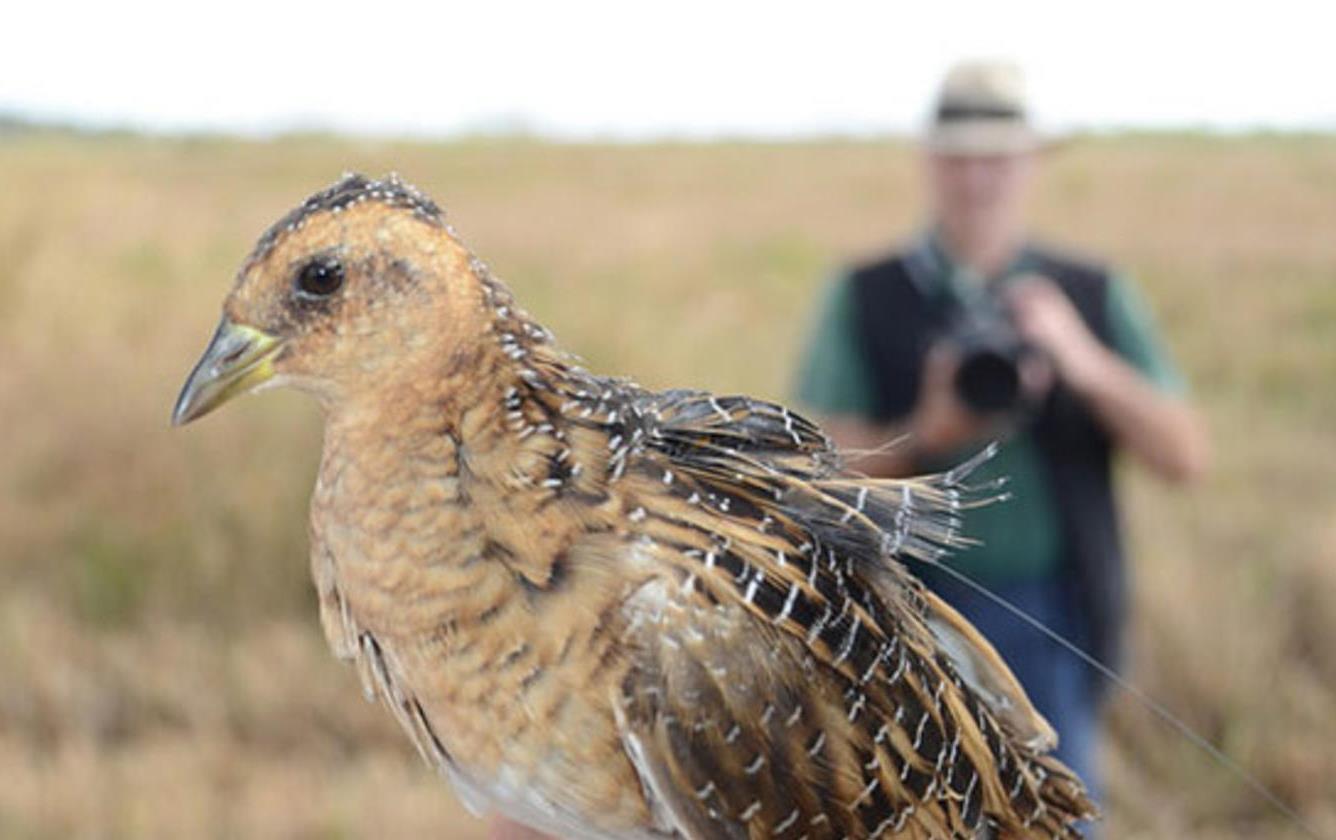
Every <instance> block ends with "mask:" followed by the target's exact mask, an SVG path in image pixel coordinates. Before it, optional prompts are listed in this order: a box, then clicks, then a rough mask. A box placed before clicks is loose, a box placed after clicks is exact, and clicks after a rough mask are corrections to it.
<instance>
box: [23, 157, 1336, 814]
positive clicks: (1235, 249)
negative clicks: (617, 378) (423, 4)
mask: <svg viewBox="0 0 1336 840" xmlns="http://www.w3.org/2000/svg"><path fill="white" fill-rule="evenodd" d="M348 169H358V170H363V171H368V172H370V173H377V174H378V173H383V172H386V171H388V170H397V171H399V172H401V173H403V174H404V175H405V177H407V178H409V179H410V180H412V181H414V182H415V183H417V184H418V185H419V186H421V187H423V188H424V189H426V190H428V191H429V192H430V193H432V194H433V195H434V196H435V197H436V198H437V199H438V200H439V201H440V202H441V203H442V204H443V205H444V206H445V207H446V208H447V211H448V213H449V215H450V216H451V218H452V220H453V221H454V223H455V225H456V228H457V229H458V230H459V232H460V233H461V234H462V235H463V236H464V238H465V239H466V241H468V242H469V243H470V244H471V245H472V246H473V247H474V248H475V250H476V251H477V252H478V253H479V254H480V255H482V256H483V257H484V258H485V259H487V260H488V261H489V262H491V263H492V265H493V266H494V268H495V269H496V270H497V272H498V273H499V274H500V276H502V277H503V278H505V279H507V280H508V282H509V283H510V284H511V285H512V286H513V287H514V288H515V289H516V291H517V293H518V294H519V296H520V297H521V299H522V301H523V302H524V303H525V304H526V306H527V307H528V308H529V309H530V310H531V311H532V312H534V313H535V314H537V315H538V316H539V317H540V318H542V319H543V320H544V321H545V322H547V323H548V325H549V326H551V327H552V328H553V329H554V330H555V332H556V333H557V335H558V337H559V338H560V339H562V340H563V342H564V343H565V344H566V345H567V346H568V347H569V348H570V349H572V350H574V351H575V352H577V353H579V354H581V355H582V356H584V357H585V359H586V360H587V361H588V362H589V364H590V365H591V366H592V367H594V368H596V369H598V370H601V371H605V372H616V373H624V374H630V375H633V376H634V377H635V378H636V379H638V380H640V381H641V382H643V383H644V384H647V385H651V386H666V385H669V384H691V385H696V386H703V387H708V388H713V389H718V390H722V391H747V392H752V393H755V394H757V395H760V396H766V397H783V396H784V395H785V393H786V391H787V388H788V382H789V378H790V375H791V368H792V362H793V359H794V357H795V354H796V352H797V346H798V344H799V342H800V341H801V338H802V335H803V332H804V329H805V323H806V318H807V315H808V312H809V308H810V305H811V302H812V301H813V298H814V297H815V296H816V294H817V293H818V289H819V287H820V285H821V282H822V277H823V275H825V274H826V273H828V272H829V271H830V270H831V269H832V268H833V267H834V266H836V265H838V264H839V263H840V262H841V261H843V260H845V259H847V258H851V257H853V256H857V255H861V254H865V253H867V252H869V251H873V250H876V249H880V248H882V247H884V246H886V245H887V244H888V243H889V242H891V241H892V240H893V239H894V238H895V237H896V236H897V235H899V234H902V233H904V232H907V231H910V230H912V229H913V228H914V226H915V225H916V224H917V223H918V221H919V218H918V214H917V211H916V197H917V183H916V176H915V168H914V154H913V151H912V150H911V149H908V148H905V147H899V146H894V145H888V144H876V143H845V142H839V143H835V142H832V143H821V144H792V145H789V144H774V145H750V144H717V145H653V146H630V147H602V146H552V145H543V144H539V143H535V142H528V141H519V140H513V141H470V142H462V141H461V142H458V143H453V144H449V145H427V144H384V143H369V142H358V141H342V140H334V139H327V138H320V137H305V138H291V139H284V140H279V141H274V142H266V143H250V142H240V141H232V140H216V139H178V140H161V139H158V140H153V139H142V138H133V137H115V136H109V137H101V138H79V137H71V136H65V135H60V134H39V135H22V134H16V135H11V136H8V137H0V184H2V185H3V189H0V579H3V581H4V583H3V585H0V836H2V837H18V838H48V837H50V838H64V837H89V838H102V837H107V838H115V837H208V838H229V837H311V838H326V837H328V838H342V837H372V836H375V837H415V836H434V837H447V838H455V837H457V838H469V837H478V836H480V830H479V827H478V824H477V823H476V822H474V821H472V819H471V818H469V817H468V816H467V815H466V814H465V813H464V812H463V811H462V810H461V809H460V808H459V807H458V806H457V805H456V804H455V803H454V801H453V799H452V798H451V796H450V794H449V793H448V792H447V791H446V789H445V787H444V785H442V784H441V783H440V781H439V780H438V779H436V778H435V777H434V776H433V775H432V774H431V773H430V772H429V771H428V770H427V769H425V768H424V767H423V766H422V765H421V762H420V761H419V759H418V758H417V756H416V755H415V754H414V753H412V752H411V748H410V747H409V745H408V743H407V742H406V741H405V740H404V739H403V738H401V737H400V735H399V733H398V732H397V731H395V729H394V725H393V724H392V722H391V721H390V719H389V717H388V716H387V715H385V714H383V713H382V712H381V710H380V709H378V708H376V707H374V706H370V705H367V704H365V703H363V701H362V700H361V699H360V697H359V690H358V687H357V685H356V677H355V675H354V674H353V672H352V671H351V670H350V669H347V668H344V667H341V666H339V665H337V664H336V663H335V662H334V661H333V660H332V658H331V657H330V655H329V654H328V652H327V651H326V650H325V647H324V643H323V640H322V639H321V638H320V636H319V630H318V628H317V625H316V618H315V612H314V599H313V597H312V593H311V591H310V587H309V584H308V582H307V572H306V555H305V542H306V533H305V508H306V500H307V494H308V492H309V487H310V485H311V483H312V481H313V471H314V467H315V459H316V456H317V452H318V447H319V439H320V433H319V417H318V414H317V412H316V410H315V407H314V406H313V405H312V404H310V403H308V402H307V401H305V400H304V399H303V398H301V397H300V396H297V395H293V394H287V393H274V394H267V395H264V396H263V397H257V398H252V399H247V400H243V401H241V402H239V403H238V404H236V405H233V406H230V407H229V409H228V410H226V411H223V412H221V413H220V414H218V415H217V416H214V417H210V418H209V419H208V420H207V421H205V422H202V423H200V424H198V425H195V426H191V427H189V428H188V429H184V430H172V429H170V428H169V427H168V423H167V418H168V412H169V410H170V408H171V404H172V400H173V398H174V397H175V394H176V389H177V388H178V387H179V386H180V384H181V381H182V379H183V377H184V375H185V374H186V372H187V369H188V368H189V366H190V365H191V364H192V363H193V362H194V360H195V358H196V356H197V354H198V352H199V351H200V350H201V349H202V347H203V344H204V342H205V340H206V338H207V336H208V334H209V332H210V330H211V329H212V327H213V324H214V322H215V320H216V318H217V312H218V305H219V302H220V300H221V298H222V296H223V294H224V292H225V290H226V289H227V288H228V286H229V283H230V282H231V277H232V274H233V272H234V271H235V268H236V266H237V265H238V263H239V261H240V260H241V258H242V257H243V256H244V254H245V253H246V252H247V250H248V249H249V247H250V245H251V243H252V241H253V239H254V237H255V236H256V235H258V233H259V232H260V231H261V230H262V229H263V228H264V227H265V226H266V225H268V224H269V222H270V221H272V220H273V219H274V218H276V217H277V216H278V215H279V214H281V213H283V212H285V211H286V210H287V209H288V208H289V207H291V206H292V205H293V204H295V203H296V202H297V201H299V200H300V199H301V198H303V197H305V196H306V195H307V194H308V193H309V192H310V191H312V190H313V189H315V188H317V187H320V186H323V185H325V184H327V183H328V182H330V181H331V180H333V179H334V178H335V177H337V176H338V175H339V173H340V172H342V171H344V170H348ZM1036 204H1037V207H1036V210H1037V214H1038V218H1039V222H1040V224H1039V227H1040V228H1041V229H1042V230H1043V231H1045V232H1046V233H1047V234H1048V235H1049V237H1050V238H1052V239H1055V240H1059V241H1063V242H1066V243H1070V244H1072V245H1075V246H1077V247H1080V248H1083V249H1087V250H1090V251H1094V252H1097V253H1100V254H1104V255H1108V256H1109V257H1111V258H1113V259H1115V260H1116V261H1117V262H1118V263H1119V264H1120V265H1122V266H1124V267H1125V268H1126V269H1128V270H1129V271H1130V272H1131V273H1132V274H1134V275H1135V277H1136V278H1137V279H1138V280H1139V281H1140V283H1141V285H1142V287H1143V289H1144V290H1145V291H1146V293H1147V295H1148V297H1149V298H1150V299H1151V301H1152V302H1153V304H1154V306H1155V308H1156V310H1157V312H1158V315H1159V318H1160V321H1161V323H1162V325H1163V327H1164V329H1165V332H1166V333H1167V335H1168V337H1169V340H1170V342H1171V343H1172V345H1173V346H1174V348H1175V351H1176V355H1177V357H1178V359H1179V361H1180V363H1181V365H1182V367H1183V368H1184V369H1185V370H1186V371H1187V373H1188V375H1189V376H1190V378H1191V380H1192V382H1193V388H1194V393H1195V394H1196V395H1197V397H1198V398H1199V400H1200V402H1201V404H1202V406H1203V408H1204V410H1205V412H1206V414H1207V415H1208V417H1209V420H1210V424H1211V427H1212V429H1213V432H1214V436H1215V442H1216V450H1217V451H1216V463H1215V468H1214V470H1213V472H1212V473H1211V475H1210V476H1209V478H1208V479H1207V480H1206V481H1205V482H1204V483H1203V484H1201V485H1200V486H1198V487H1196V488H1193V489H1192V490H1190V491H1186V492H1184V491H1179V490H1175V489H1171V488H1165V487H1160V486H1157V485H1155V484H1153V483H1152V482H1150V481H1149V480H1147V479H1146V478H1144V477H1143V476H1141V475H1139V474H1137V472H1136V471H1135V470H1133V469H1127V470H1125V471H1124V475H1123V476H1122V479H1123V482H1124V485H1125V489H1126V490H1127V491H1128V492H1127V496H1128V504H1127V506H1126V507H1127V513H1128V518H1129V520H1130V525H1131V531H1132V535H1133V544H1134V546H1135V560H1136V567H1137V568H1136V622H1135V632H1134V636H1135V640H1134V641H1135V652H1136V657H1135V662H1134V663H1133V667H1132V677H1133V679H1134V680H1135V681H1136V682H1137V683H1138V684H1139V685H1141V686H1142V687H1143V688H1144V689H1146V690H1147V691H1148V692H1150V693H1151V694H1152V695H1154V696H1155V697H1157V698H1160V699H1162V700H1163V701H1164V702H1165V703H1166V704H1168V705H1169V706H1170V707H1172V708H1173V709H1175V710H1176V711H1177V712H1179V713H1180V714H1181V715H1182V716H1183V717H1184V718H1185V719H1186V720H1187V721H1188V722H1189V723H1190V724H1191V725H1192V726H1193V727H1195V728H1196V729H1197V730H1198V731H1200V732H1202V733H1203V734H1204V735H1205V736H1206V737H1208V738H1210V739H1211V740H1213V741H1214V742H1216V743H1218V744H1220V745H1221V746H1222V748H1223V749H1224V750H1226V751H1227V752H1228V753H1229V755H1231V756H1232V757H1233V758H1234V759H1235V760H1237V761H1238V762H1239V763H1240V764H1242V765H1244V766H1245V767H1247V768H1248V769H1249V770H1250V771H1251V772H1253V773H1255V774H1257V775H1258V776H1259V777H1260V778H1261V779H1262V780H1263V781H1264V782H1265V783H1266V784H1267V785H1268V786H1270V787H1271V788H1272V789H1274V790H1275V791H1276V792H1277V793H1278V794H1279V795H1281V796H1282V797H1283V798H1285V799H1286V800H1287V801H1290V802H1292V803H1294V805H1295V807H1296V808H1297V809H1298V810H1299V811H1301V812H1303V813H1304V814H1305V815H1306V817H1307V818H1308V819H1309V820H1310V821H1311V822H1312V823H1313V824H1314V825H1315V826H1317V827H1318V830H1319V831H1321V832H1322V833H1323V834H1324V836H1336V140H1333V139H1331V138H1319V137H1309V138H1299V137H1288V138H1287V137H1251V138H1237V139H1228V140H1225V139H1208V138H1200V137H1178V136H1151V137H1125V138H1117V139H1101V140H1088V141H1081V142H1077V143H1074V144H1072V145H1070V146H1068V147H1067V148H1064V149H1063V150H1061V151H1060V152H1059V153H1057V154H1056V155H1055V156H1054V157H1053V159H1052V161H1051V166H1050V168H1049V171H1048V173H1047V175H1046V178H1045V180H1044V182H1043V184H1042V189H1041V190H1040V192H1039V194H1038V195H1037V202H1036ZM1109 734H1110V739H1109V740H1110V749H1109V751H1108V755H1107V760H1108V772H1109V779H1110V781H1109V786H1110V791H1109V810H1110V812H1111V814H1110V826H1109V830H1108V832H1107V836H1110V837H1124V838H1126V837H1199V838H1244V837H1268V838H1269V837H1288V836H1298V835H1297V832H1295V831H1294V830H1293V829H1292V828H1291V827H1288V826H1287V825H1286V824H1285V823H1284V822H1282V821H1281V820H1279V819H1277V817H1276V815H1275V813H1274V812H1273V811H1271V810H1269V809H1268V808H1267V807H1266V806H1265V804H1264V803H1262V802H1259V801H1258V800H1257V799H1256V798H1255V797H1253V796H1252V795H1251V794H1249V793H1248V792H1247V791H1246V789H1245V788H1244V786H1243V785H1242V784H1241V783H1239V782H1238V781H1236V780H1235V779H1234V778H1232V777H1231V776H1229V775H1228V774H1227V773H1225V772H1223V771H1222V770H1221V769H1219V768H1218V767H1216V766H1215V765H1214V764H1213V763H1212V762H1210V761H1209V760H1207V759H1206V758H1204V757H1203V756H1202V755H1201V754H1200V753H1199V752H1198V751H1196V750H1195V749H1194V748H1192V747H1191V746H1190V745H1188V744H1187V743H1186V742H1185V741H1184V740H1183V739H1182V738H1180V737H1179V736H1178V735H1176V734H1175V733H1173V732H1172V731H1170V730H1168V729H1166V728H1165V727H1164V726H1162V725H1161V724H1159V723H1158V722H1156V721H1155V720H1154V719H1152V718H1151V716H1150V715H1149V714H1148V713H1146V712H1145V711H1143V710H1141V709H1139V708H1138V707H1137V706H1135V705H1134V704H1132V703H1130V702H1128V701H1127V700H1126V698H1120V699H1119V700H1118V702H1116V703H1115V704H1114V708H1113V709H1112V713H1111V715H1110V721H1109Z"/></svg>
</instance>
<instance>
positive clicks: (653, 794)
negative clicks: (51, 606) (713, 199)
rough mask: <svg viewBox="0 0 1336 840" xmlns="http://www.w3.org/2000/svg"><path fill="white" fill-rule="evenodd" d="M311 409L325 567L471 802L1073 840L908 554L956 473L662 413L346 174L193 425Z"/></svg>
mask: <svg viewBox="0 0 1336 840" xmlns="http://www.w3.org/2000/svg"><path fill="white" fill-rule="evenodd" d="M271 385H291V386H293V387H296V388H298V389H301V390H303V391H307V392H309V393H311V394H314V395H315V397H316V398H317V399H318V400H319V402H320V404H321V405H322V406H323V409H324V415H325V442H324V452H323V456H322V459H321V463H320V468H319V476H318V478H317V481H316V486H315V491H314V494H313V497H312V502H311V523H310V524H311V537H312V545H311V567H312V573H313V575H314V578H315V585H316V589H317V592H318V596H319V602H320V613H321V619H322V623H323V626H324V630H325V633H326V634H327V635H328V638H329V641H330V644H331V645H332V646H333V649H334V651H335V653H336V654H337V655H338V656H339V657H341V658H343V659H348V660H353V661H355V662H356V663H357V665H358V667H359V669H360V672H361V675H362V678H363V681H364V686H365V688H366V690H367V692H368V694H370V695H377V696H379V697H380V698H381V699H382V700H383V701H384V702H385V704H386V705H387V706H388V707H389V708H390V710H391V711H392V712H393V713H394V715H395V716H396V717H397V718H398V720H399V722H400V723H401V724H402V725H403V727H404V729H405V730H406V731H407V732H408V734H409V736H410V737H411V738H412V740H413V742H414V743H415V744H416V745H417V747H418V749H419V750H420V751H421V752H422V754H423V756H424V757H425V758H426V759H427V761H429V762H430V763H431V764H433V765H435V766H436V767H438V768H440V769H441V770H442V771H443V772H444V773H445V774H446V775H447V776H448V777H449V779H450V781H451V782H452V783H453V785H454V787H455V790H456V791H457V792H458V794H459V795H460V796H461V798H462V799H463V800H464V801H465V802H466V804H468V805H469V806H470V807H471V808H473V809H475V810H477V811H480V812H485V811H493V812H497V813H500V814H504V815H506V816H508V817H509V818H511V819H513V820H516V821H518V822H521V823H524V824H526V825H529V826H531V827H533V828H536V829H539V830H542V831H546V832H550V833H553V834H556V835H560V836H563V837H568V838H651V837H657V838H663V837H680V838H716V837H718V838H762V837H775V838H792V840H799V838H812V839H813V840H815V838H827V837H829V838H870V837H944V838H945V837H973V836H979V835H982V834H989V833H991V836H994V837H1000V838H1038V837H1044V838H1048V837H1075V836H1079V835H1078V831H1077V828H1076V827H1075V825H1076V824H1077V823H1078V822H1079V821H1080V820H1083V819H1088V818H1091V817H1092V816H1094V807H1093V806H1092V804H1091V803H1090V802H1089V800H1088V799H1087V798H1086V795H1085V792H1084V790H1083V788H1082V786H1081V783H1080V782H1079V780H1077V779H1076V778H1075V777H1074V776H1073V775H1072V773H1071V772H1070V771H1069V770H1067V769H1066V768H1065V767H1063V766H1062V765H1061V764H1060V763H1059V762H1057V761H1056V760H1055V759H1053V758H1052V757H1050V756H1048V755H1047V753H1048V751H1049V750H1051V748H1052V747H1053V745H1054V742H1055V737H1054V734H1053V732H1052V730H1051V729H1050V728H1049V726H1048V724H1047V723H1046V722H1045V721H1044V720H1043V718H1042V717H1040V715H1039V714H1038V713H1037V712H1036V711H1035V710H1034V708H1033V707H1032V706H1031V705H1030V703H1029V701H1028V700H1027V699H1026V697H1025V694H1024V692H1023V691H1022V690H1021V688H1020V687H1019V685H1017V683H1016V681H1015V679H1014V677H1013V676H1012V674H1011V673H1010V671H1009V670H1008V669H1007V666H1006V665H1005V664H1004V663H1003V662H1002V661H1001V660H1000V659H999V657H998V656H997V654H996V652H995V651H994V650H993V648H992V647H991V646H990V645H989V644H988V642H987V641H986V640H985V639H983V638H982V637H981V636H980V635H979V634H978V632H977V631H975V630H974V629H973V628H972V627H971V626H970V625H969V624H968V623H966V622H965V621H964V620H963V619H962V618H961V617H960V616H959V615H958V614H957V613H956V612H954V611H953V610H952V609H951V608H950V607H949V606H947V605H946V604H944V603H943V602H942V601H940V600H938V599H937V597H936V596H934V595H933V594H932V593H930V592H928V591H927V590H925V589H924V587H923V586H922V585H921V584H920V583H919V582H918V581H917V579H915V578H914V577H913V576H912V575H911V574H910V573H909V572H908V571H907V569H906V567H905V565H903V562H902V561H904V560H906V559H913V560H916V561H924V562H933V561H934V560H935V559H936V558H937V557H938V556H940V554H941V553H942V552H943V550H944V549H946V548H948V547H950V546H951V545H953V544H955V543H956V542H957V541H958V540H957V537H956V536H955V534H956V525H957V518H958V516H959V514H960V511H961V510H962V509H963V508H965V507H967V506H968V505H969V503H970V502H969V499H970V498H971V497H970V494H969V491H968V489H967V488H966V487H964V485H963V483H962V478H963V471H956V472H954V473H947V474H943V475H938V476H930V477H924V478H920V479H916V480H906V481H892V480H868V479H862V478H858V477H854V476H850V475H846V474H843V473H842V472H841V466H840V458H839V456H838V455H837V453H836V452H835V451H834V450H833V449H832V446H831V444H830V441H829V440H828V439H827V438H826V436H825V435H824V434H823V433H822V432H821V430H820V429H819V428H817V427H816V426H815V425H813V424H812V423H811V422H809V421H807V420H805V419H803V418H802V417H800V416H798V415H797V414H794V413H792V412H790V411H788V410H786V409H785V408H782V407H780V406H778V405H773V404H770V403H766V402H762V401H758V400H753V399H749V398H746V397H740V396H727V397H726V396H714V395H711V394H708V393H703V392H699V391H687V390H677V391H666V392H652V391H648V390H645V389H642V388H640V387H638V386H636V385H635V384H633V383H631V382H628V381H625V380H620V379H611V378H606V377H602V376H597V375H595V374H592V373H589V372H587V371H585V370H584V369H582V368H581V367H579V366H578V365H577V364H575V362H574V361H573V360H572V359H571V358H570V357H568V356H567V355H565V354H563V353H562V352H560V351H559V350H558V349H557V347H556V346H555V344H554V342H553V340H552V337H551V334H550V333H549V332H548V331H547V330H546V329H544V328H543V327H542V326H540V325H539V324H538V323H537V322H536V321H534V320H533V319H531V318H530V317H529V316H528V315H527V314H525V312H524V311H522V310H521V309H520V308H519V307H518V306H517V305H516V303H515V301H514V299H513V298H512V297H511V295H510V293H509V292H508V291H507V290H506V288H505V287H504V286H503V285H502V284H501V283H500V282H499V281H498V280H497V279H496V278H495V277H494V276H493V275H492V274H491V273H490V272H489V270H488V269H487V267H486V266H485V265H484V264H483V263H482V262H480V261H479V260H478V259H477V258H475V257H474V256H473V255H472V254H471V253H470V252H469V251H468V249H467V248H466V247H465V246H464V245H462V244H461V243H460V241H459V239H458V238H457V237H456V236H455V234H454V232H453V231H452V230H451V228H450V227H449V226H448V225H447V224H446V222H445V220H444V217H443V214H442V213H441V211H440V210H439V209H438V208H437V206H436V205H435V204H433V203H432V202H431V200H430V199H428V198H427V197H425V196H424V195H422V194H421V193H419V192H418V191H416V190H415V189H413V188H412V187H410V186H408V185H407V184H405V183H403V182H401V181H400V180H398V179H397V178H395V177H393V176H392V177H390V178H388V179H386V180H383V181H373V180H368V179H366V178H363V177H360V176H355V175H350V176H346V177H345V178H343V179H342V180H340V181H339V182H338V183H336V184H335V185H333V186H332V187H330V188H328V189H326V190H324V191H322V192H319V193H317V194H316V195H313V196H311V197H310V198H309V199H307V200H306V201H305V202H304V203H303V204H301V205H300V206H299V207H298V208H296V209H295V210H293V211H292V212H291V213H290V214H289V215H287V216H286V217H285V218H283V219H282V220H280V221H279V222H278V223H277V224H275V225H274V226H273V227H272V228H271V229H270V230H269V231H268V232H266V233H265V234H264V235H263V236H262V237H261V238H260V240H259V242H258V244H257V245H256V246H255V249H254V251H253V253H252V254H251V255H250V257H249V258H248V259H247V260H246V261H245V263H244V264H243V265H242V267H241V270H240V272H239V274H238V277H237V280H236V285H235V287H234V288H233V290H232V291H231V293H230V294H229V295H228V297H227V299H226V302H225V304H224V307H223V318H222V322H221V324H220V325H219V327H218V330H217V333H216V334H215V335H214V337H213V340H212V343H211V344H210V345H209V347H208V349H207V350H206V351H205V353H204V356H203V358H202V359H201V360H200V361H199V363H198V365H197V366H196V368H195V370H194V371H193V372H192V373H191V375H190V378H189V380H188V381H187V383H186V385H185V388H184V390H183V391H182V394H181V397H180V400H179V401H178V403H177V405H176V410H175V413H174V422H176V423H178V424H180V423H185V422H188V421H190V420H193V419H195V418H197V417H200V416H201V415H203V414H205V413H206V412H208V411H209V410H211V409H213V408H214V407H216V406H218V405H219V404H221V403H222V402H224V401H225V400H227V399H229V398H230V397H232V396H234V395H237V394H240V393H242V392H245V391H249V390H254V389H256V388H258V387H260V386H271Z"/></svg>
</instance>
